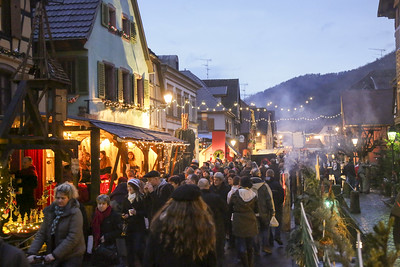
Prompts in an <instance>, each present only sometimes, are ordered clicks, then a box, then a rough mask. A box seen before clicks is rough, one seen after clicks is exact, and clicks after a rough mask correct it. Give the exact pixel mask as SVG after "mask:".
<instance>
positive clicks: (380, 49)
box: [368, 48, 386, 57]
mask: <svg viewBox="0 0 400 267" xmlns="http://www.w3.org/2000/svg"><path fill="white" fill-rule="evenodd" d="M368 49H369V50H375V51H380V52H381V57H382V56H383V52H385V51H386V49H382V48H368Z"/></svg>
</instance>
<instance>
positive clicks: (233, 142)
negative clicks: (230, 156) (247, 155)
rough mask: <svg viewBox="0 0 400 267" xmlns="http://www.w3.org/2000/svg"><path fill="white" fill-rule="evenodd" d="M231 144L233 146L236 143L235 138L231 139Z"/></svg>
mask: <svg viewBox="0 0 400 267" xmlns="http://www.w3.org/2000/svg"><path fill="white" fill-rule="evenodd" d="M231 145H232V146H233V147H234V146H235V145H236V140H235V139H232V140H231Z"/></svg>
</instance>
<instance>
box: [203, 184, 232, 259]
mask: <svg viewBox="0 0 400 267" xmlns="http://www.w3.org/2000/svg"><path fill="white" fill-rule="evenodd" d="M201 197H202V198H203V200H204V202H206V203H207V205H208V207H209V208H210V210H211V213H212V214H211V215H212V217H213V219H214V224H215V232H216V241H217V252H218V254H223V251H224V243H225V229H226V227H227V226H228V222H229V221H228V220H229V217H228V204H226V201H225V200H224V199H222V198H221V197H220V196H219V195H217V194H215V193H213V192H211V191H210V190H209V189H202V190H201Z"/></svg>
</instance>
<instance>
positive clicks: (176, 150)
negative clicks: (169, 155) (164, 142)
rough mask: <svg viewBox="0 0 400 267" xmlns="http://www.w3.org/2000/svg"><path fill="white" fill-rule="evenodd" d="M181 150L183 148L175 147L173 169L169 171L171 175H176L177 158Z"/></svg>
mask: <svg viewBox="0 0 400 267" xmlns="http://www.w3.org/2000/svg"><path fill="white" fill-rule="evenodd" d="M180 148H181V147H180V146H176V147H175V156H174V161H173V162H172V168H171V170H170V171H169V175H172V174H173V173H174V170H175V163H176V157H177V156H178V152H179V149H180Z"/></svg>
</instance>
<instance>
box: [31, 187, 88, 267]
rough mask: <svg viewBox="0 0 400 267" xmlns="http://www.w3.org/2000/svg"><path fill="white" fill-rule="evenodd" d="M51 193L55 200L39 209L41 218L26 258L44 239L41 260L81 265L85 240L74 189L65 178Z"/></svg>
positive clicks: (34, 253)
mask: <svg viewBox="0 0 400 267" xmlns="http://www.w3.org/2000/svg"><path fill="white" fill-rule="evenodd" d="M55 196H56V197H55V198H56V199H55V201H54V202H53V203H52V204H51V205H50V206H48V207H46V208H45V209H44V210H43V212H44V220H43V223H42V224H41V225H40V229H39V231H38V233H37V234H36V238H35V240H34V241H33V243H32V245H31V247H30V248H29V250H28V254H30V256H28V261H29V262H30V263H32V262H33V261H34V256H35V255H36V254H37V253H38V252H39V250H40V249H41V247H42V245H43V243H46V245H47V250H46V256H45V261H46V262H53V265H52V266H81V264H82V259H83V254H84V252H85V241H84V237H83V227H82V226H83V218H82V213H81V211H80V209H79V202H78V200H77V199H76V198H77V197H78V191H77V189H76V188H75V186H74V185H72V184H70V183H68V182H65V183H63V184H60V185H59V186H57V187H56V189H55Z"/></svg>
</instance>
